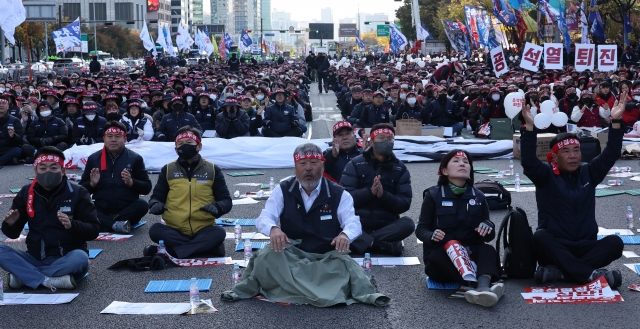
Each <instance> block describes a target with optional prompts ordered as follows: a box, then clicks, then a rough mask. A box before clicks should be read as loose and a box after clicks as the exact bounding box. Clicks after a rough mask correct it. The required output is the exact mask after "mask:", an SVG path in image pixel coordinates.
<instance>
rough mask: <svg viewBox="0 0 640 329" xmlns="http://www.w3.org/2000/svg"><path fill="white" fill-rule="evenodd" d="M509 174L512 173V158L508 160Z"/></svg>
mask: <svg viewBox="0 0 640 329" xmlns="http://www.w3.org/2000/svg"><path fill="white" fill-rule="evenodd" d="M509 175H513V160H509Z"/></svg>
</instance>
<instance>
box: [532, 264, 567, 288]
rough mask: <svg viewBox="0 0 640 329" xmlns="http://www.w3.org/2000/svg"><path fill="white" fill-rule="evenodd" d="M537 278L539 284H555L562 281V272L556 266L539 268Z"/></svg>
mask: <svg viewBox="0 0 640 329" xmlns="http://www.w3.org/2000/svg"><path fill="white" fill-rule="evenodd" d="M535 278H536V283H538V284H540V283H547V282H555V281H558V280H560V279H562V272H561V271H560V269H559V268H557V267H556V266H555V265H547V266H538V269H537V270H536V273H535Z"/></svg>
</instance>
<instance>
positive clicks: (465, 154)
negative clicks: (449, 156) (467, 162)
mask: <svg viewBox="0 0 640 329" xmlns="http://www.w3.org/2000/svg"><path fill="white" fill-rule="evenodd" d="M454 157H463V158H465V159H466V158H467V153H465V152H464V151H458V152H456V155H454Z"/></svg>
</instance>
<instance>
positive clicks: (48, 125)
mask: <svg viewBox="0 0 640 329" xmlns="http://www.w3.org/2000/svg"><path fill="white" fill-rule="evenodd" d="M68 134H69V133H68V131H67V125H66V123H65V122H64V121H62V119H60V118H57V117H50V118H48V120H44V119H42V118H38V120H36V121H34V122H33V123H31V125H29V131H27V142H29V144H31V145H33V146H35V147H37V148H40V147H42V146H45V145H42V139H43V138H50V139H51V140H50V141H51V142H50V143H48V144H47V145H52V146H55V145H56V144H58V143H62V142H66V141H67V138H68V137H69V135H68Z"/></svg>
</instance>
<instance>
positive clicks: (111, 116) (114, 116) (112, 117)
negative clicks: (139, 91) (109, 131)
mask: <svg viewBox="0 0 640 329" xmlns="http://www.w3.org/2000/svg"><path fill="white" fill-rule="evenodd" d="M120 118H121V116H120V113H118V112H111V113H107V120H109V121H120Z"/></svg>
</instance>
